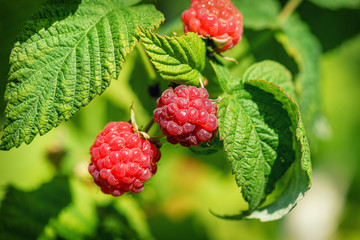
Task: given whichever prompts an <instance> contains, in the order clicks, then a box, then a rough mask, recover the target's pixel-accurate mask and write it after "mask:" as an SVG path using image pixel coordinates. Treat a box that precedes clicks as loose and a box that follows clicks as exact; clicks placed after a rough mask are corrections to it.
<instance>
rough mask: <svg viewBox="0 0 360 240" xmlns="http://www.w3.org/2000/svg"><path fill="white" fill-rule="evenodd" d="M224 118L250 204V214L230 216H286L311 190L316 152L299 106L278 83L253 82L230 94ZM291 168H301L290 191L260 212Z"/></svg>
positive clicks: (224, 134)
mask: <svg viewBox="0 0 360 240" xmlns="http://www.w3.org/2000/svg"><path fill="white" fill-rule="evenodd" d="M218 116H219V131H220V137H221V139H222V140H223V141H224V148H225V151H226V154H227V157H228V159H229V161H230V163H231V166H232V169H233V174H234V175H235V180H236V182H237V184H238V186H239V187H241V191H242V194H243V197H244V199H245V200H246V201H247V202H248V203H249V211H246V212H244V213H242V214H241V215H236V216H225V218H231V219H241V218H246V217H249V218H258V219H260V220H262V221H269V220H274V219H278V218H281V217H282V216H283V215H285V214H286V213H288V212H289V211H290V210H291V209H292V207H293V206H294V205H295V204H296V203H297V201H299V200H300V199H301V198H302V197H303V195H304V194H305V192H306V191H307V190H308V188H309V187H310V174H311V162H310V150H309V146H308V142H307V139H306V136H305V131H304V128H303V124H302V121H301V117H300V114H299V109H298V105H297V104H296V103H295V102H294V101H293V99H292V98H290V97H289V96H288V95H286V94H285V92H284V91H283V90H282V89H280V88H279V87H277V86H275V85H274V84H273V83H271V82H268V81H263V80H251V81H247V82H245V85H244V86H242V85H240V86H238V87H237V88H235V89H233V90H232V91H231V92H229V93H228V94H227V95H225V97H224V99H223V100H222V102H221V103H220V104H219V111H218ZM291 166H294V167H291ZM289 169H295V170H291V171H294V174H292V176H291V178H290V180H289V182H288V184H289V186H290V187H289V189H288V188H287V189H285V190H284V191H283V192H282V194H281V196H280V197H279V198H278V199H277V200H276V201H275V202H274V203H273V204H271V205H269V206H267V208H266V210H268V212H266V213H267V214H265V213H264V214H260V213H259V212H258V211H259V210H258V208H259V207H260V205H261V204H262V203H263V202H264V200H265V199H266V196H267V195H269V194H270V193H271V192H272V191H273V190H274V188H275V184H276V183H277V182H278V181H279V180H280V179H281V177H282V176H283V175H284V174H285V173H286V172H287V171H288V170H289ZM270 210H271V211H270ZM251 214H255V215H251ZM256 214H258V215H256Z"/></svg>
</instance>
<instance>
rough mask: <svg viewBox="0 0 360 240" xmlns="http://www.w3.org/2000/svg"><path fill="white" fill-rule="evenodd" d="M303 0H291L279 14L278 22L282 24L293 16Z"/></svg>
mask: <svg viewBox="0 0 360 240" xmlns="http://www.w3.org/2000/svg"><path fill="white" fill-rule="evenodd" d="M301 2H302V0H289V1H288V2H287V3H286V4H285V6H284V8H283V9H282V11H281V12H280V14H279V16H278V22H279V23H280V25H282V24H283V23H284V22H286V20H287V19H288V18H289V17H290V16H291V14H292V13H293V12H294V11H295V9H296V8H297V7H298V6H299V5H300V3H301Z"/></svg>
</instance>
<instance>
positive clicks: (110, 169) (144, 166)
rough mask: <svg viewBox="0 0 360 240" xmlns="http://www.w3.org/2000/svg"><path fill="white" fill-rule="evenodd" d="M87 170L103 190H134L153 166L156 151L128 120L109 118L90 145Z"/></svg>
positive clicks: (153, 170)
mask: <svg viewBox="0 0 360 240" xmlns="http://www.w3.org/2000/svg"><path fill="white" fill-rule="evenodd" d="M90 154H91V163H90V164H89V168H88V169H89V173H90V174H91V175H92V176H93V178H94V181H95V183H96V184H97V185H98V186H99V187H100V189H101V190H102V191H103V192H104V193H106V194H112V195H113V196H120V195H122V194H124V193H125V192H133V193H138V192H141V191H142V190H143V188H144V182H145V181H146V180H148V179H150V178H151V177H152V176H153V175H154V174H155V173H156V169H157V165H156V164H157V162H158V161H159V159H160V155H161V154H160V151H159V150H158V149H157V147H156V146H155V145H154V144H152V143H151V142H149V141H148V140H145V139H142V138H140V137H139V135H138V134H136V133H134V132H133V129H132V126H131V125H130V123H128V122H110V123H108V124H107V125H106V127H105V129H104V130H103V131H102V132H100V133H99V134H98V136H97V138H96V140H95V142H94V144H93V145H92V146H91V148H90Z"/></svg>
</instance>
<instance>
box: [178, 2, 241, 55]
mask: <svg viewBox="0 0 360 240" xmlns="http://www.w3.org/2000/svg"><path fill="white" fill-rule="evenodd" d="M181 20H182V21H183V23H184V24H185V26H184V32H185V33H187V32H195V33H197V34H199V35H202V36H204V37H207V38H212V39H213V40H214V42H215V50H216V51H217V52H223V51H226V50H228V49H231V48H233V47H234V46H235V45H236V44H237V43H239V42H240V40H241V35H242V32H243V23H242V15H241V13H240V12H239V11H238V10H237V8H236V7H235V6H234V5H233V4H232V2H231V0H192V1H191V5H190V8H188V9H187V10H185V11H184V12H183V14H182V15H181Z"/></svg>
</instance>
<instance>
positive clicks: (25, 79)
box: [0, 0, 164, 150]
mask: <svg viewBox="0 0 360 240" xmlns="http://www.w3.org/2000/svg"><path fill="white" fill-rule="evenodd" d="M134 3H136V1H125V0H105V1H100V0H95V1H79V0H70V1H58V0H50V1H48V2H47V3H46V4H44V5H43V6H42V8H41V9H40V10H39V11H38V12H37V13H35V14H34V15H33V16H32V17H31V19H30V20H29V21H28V22H27V24H26V27H25V29H24V30H23V32H22V33H21V34H20V36H19V39H18V41H17V42H16V43H15V46H14V48H13V50H12V52H11V56H10V64H11V69H10V73H9V82H8V85H7V89H6V92H5V99H6V101H7V106H6V110H5V117H6V123H5V127H4V135H3V136H2V143H1V145H0V149H5V150H8V149H10V148H12V147H19V146H20V144H21V143H23V142H25V143H27V144H29V143H30V142H31V141H32V140H33V139H34V137H35V136H36V135H37V134H38V133H39V134H40V135H43V134H45V133H47V132H48V131H49V130H51V129H52V128H54V127H56V126H58V125H59V124H60V123H61V122H62V121H64V120H68V119H70V118H71V117H72V116H74V114H75V113H76V112H77V111H78V110H79V109H80V108H81V107H83V106H85V105H87V104H88V103H89V102H90V101H91V100H92V99H93V98H94V97H95V96H96V95H100V94H101V93H102V92H103V91H104V90H105V89H106V88H107V87H108V86H109V84H110V81H111V80H114V79H117V78H118V76H119V73H120V71H121V66H122V64H123V63H124V61H125V57H126V56H127V55H128V54H129V53H130V52H131V51H132V49H133V47H134V46H135V44H136V41H137V38H138V32H137V27H138V26H141V27H143V28H144V29H153V28H154V27H157V26H159V24H160V22H161V21H163V19H164V18H163V15H162V14H161V13H160V12H158V11H157V10H156V9H155V8H154V6H153V5H137V6H130V4H134Z"/></svg>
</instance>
